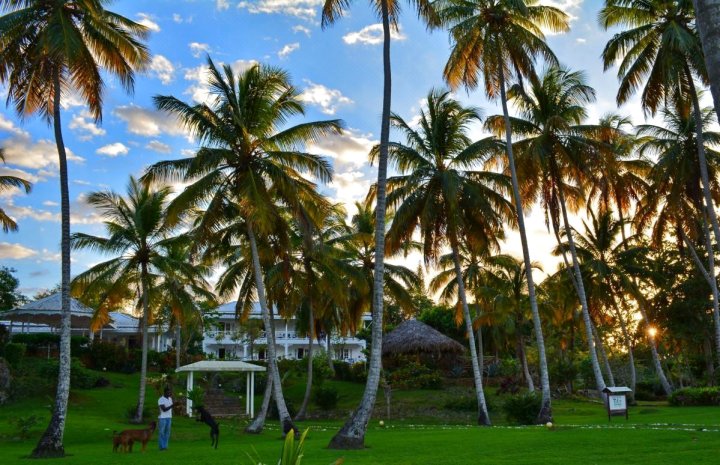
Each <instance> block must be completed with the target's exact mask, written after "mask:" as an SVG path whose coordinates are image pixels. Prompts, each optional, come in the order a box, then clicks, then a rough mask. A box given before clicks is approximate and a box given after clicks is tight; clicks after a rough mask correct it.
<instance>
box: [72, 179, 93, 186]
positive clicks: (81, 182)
mask: <svg viewBox="0 0 720 465" xmlns="http://www.w3.org/2000/svg"><path fill="white" fill-rule="evenodd" d="M72 182H73V184H77V185H78V186H92V185H93V184H92V183H91V182H90V181H85V180H83V179H73V180H72Z"/></svg>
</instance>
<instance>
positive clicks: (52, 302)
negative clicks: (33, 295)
mask: <svg viewBox="0 0 720 465" xmlns="http://www.w3.org/2000/svg"><path fill="white" fill-rule="evenodd" d="M93 313H94V311H93V309H91V308H90V307H86V306H85V305H83V304H81V303H80V302H79V301H77V300H75V299H73V298H70V318H71V326H73V327H77V326H79V325H87V326H89V325H90V320H91V319H92V317H93ZM61 316H62V301H61V294H60V293H59V292H56V293H55V294H51V295H49V296H47V297H45V298H43V299H40V300H36V301H34V302H29V303H27V304H25V305H23V306H22V307H18V308H14V309H12V310H8V311H7V312H3V313H2V317H3V319H8V320H12V321H24V322H28V323H37V324H44V325H48V326H60V321H61V318H60V317H61Z"/></svg>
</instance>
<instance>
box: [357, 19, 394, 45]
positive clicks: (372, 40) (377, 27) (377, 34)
mask: <svg viewBox="0 0 720 465" xmlns="http://www.w3.org/2000/svg"><path fill="white" fill-rule="evenodd" d="M390 39H391V40H405V39H407V36H405V35H404V34H403V33H402V28H401V27H400V25H399V24H398V28H397V29H395V28H392V29H391V30H390ZM343 41H344V42H345V43H346V44H349V45H355V44H367V45H378V44H381V43H382V42H383V27H382V24H380V23H378V24H371V25H369V26H365V27H364V28H362V29H360V30H359V31H357V32H350V33H349V34H345V35H344V36H343Z"/></svg>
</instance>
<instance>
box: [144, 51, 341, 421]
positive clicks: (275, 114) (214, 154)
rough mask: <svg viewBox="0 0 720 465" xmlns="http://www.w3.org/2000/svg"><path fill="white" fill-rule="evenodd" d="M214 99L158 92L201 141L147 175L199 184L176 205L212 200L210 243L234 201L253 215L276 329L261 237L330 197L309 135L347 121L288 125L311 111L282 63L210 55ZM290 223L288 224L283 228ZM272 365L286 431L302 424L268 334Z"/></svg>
mask: <svg viewBox="0 0 720 465" xmlns="http://www.w3.org/2000/svg"><path fill="white" fill-rule="evenodd" d="M208 68H209V76H210V78H209V88H210V101H209V102H208V103H202V104H197V105H189V104H187V103H185V102H183V101H181V100H179V99H177V98H175V97H172V96H157V97H155V103H156V105H157V107H158V108H159V109H160V110H162V111H166V112H168V113H171V114H173V115H175V116H177V117H178V118H179V120H180V121H181V122H182V123H183V124H184V125H185V127H186V128H187V129H188V130H189V131H191V133H192V134H193V135H194V136H195V137H197V139H198V140H199V143H200V144H201V147H200V148H199V149H198V151H197V153H196V155H195V156H194V157H190V158H183V159H179V160H171V161H164V162H160V163H156V164H155V165H153V166H151V167H150V168H148V170H147V173H146V174H145V179H146V180H148V181H153V180H156V179H181V180H183V181H185V182H188V183H191V184H190V185H189V186H188V187H187V188H186V189H185V190H184V191H183V192H182V193H181V194H180V195H179V196H178V197H177V198H176V199H175V201H173V204H172V206H171V208H170V215H171V217H181V216H182V214H183V213H187V212H190V211H192V210H193V209H194V208H195V207H196V206H198V205H200V204H204V205H205V204H206V209H205V213H203V219H202V220H201V228H200V229H198V231H197V233H198V236H197V237H198V245H202V244H203V243H204V244H207V241H208V240H210V238H211V237H212V232H213V231H214V228H215V227H216V226H217V222H218V221H221V219H222V217H223V215H224V213H225V212H226V211H227V207H228V205H233V206H234V208H236V209H238V210H239V213H240V216H241V217H242V218H244V220H245V222H244V225H245V231H244V233H245V239H246V240H247V243H248V245H249V247H250V257H251V264H252V270H253V277H254V281H255V292H256V293H257V298H258V301H259V303H260V309H261V312H262V318H263V322H264V323H265V328H266V329H268V330H269V328H271V321H270V313H269V310H268V302H267V298H266V297H267V293H266V291H265V285H264V280H263V271H262V264H261V260H260V252H259V250H258V241H259V239H260V240H263V239H264V238H265V237H266V236H269V235H271V234H274V235H279V236H281V237H282V236H287V231H286V226H284V223H285V222H284V220H283V215H282V211H283V209H286V210H288V211H290V212H291V214H292V213H293V212H300V211H301V210H305V211H308V209H312V207H313V206H314V205H321V204H324V203H325V202H326V201H325V200H324V199H323V198H322V197H321V196H320V195H319V194H318V193H317V190H316V185H315V184H314V183H312V182H310V181H308V180H307V179H305V178H303V176H302V173H309V174H310V175H312V176H314V177H315V178H316V179H319V180H320V181H323V182H327V181H329V180H330V179H331V176H332V170H331V167H330V165H329V164H328V162H327V161H326V160H324V159H323V158H321V157H318V156H316V155H312V154H309V153H305V152H303V151H302V147H303V145H304V144H305V143H306V142H307V141H309V140H317V139H318V138H320V137H323V136H326V135H329V134H339V133H341V131H342V124H341V122H340V121H339V120H331V121H316V122H308V123H300V124H297V125H295V126H291V127H288V128H282V129H281V127H280V126H281V125H283V124H284V123H285V122H286V121H287V119H289V118H291V117H294V116H297V115H302V114H304V106H303V104H302V102H301V100H300V99H299V92H298V91H297V89H296V88H295V87H293V86H292V84H291V83H290V77H289V76H288V74H287V73H286V72H284V71H282V70H280V69H277V68H273V67H270V66H264V65H254V66H252V67H250V68H249V69H247V70H245V71H241V72H240V73H238V74H235V72H234V71H233V70H232V68H231V67H230V66H229V65H225V66H223V67H222V69H218V68H217V67H216V66H215V64H214V63H213V61H212V60H211V59H210V58H209V57H208ZM283 230H285V231H283ZM268 342H269V344H268V348H267V351H268V369H269V372H270V373H269V374H270V376H271V377H272V378H273V390H274V396H275V402H276V405H277V407H278V412H279V415H280V420H281V423H282V428H283V432H284V433H287V432H288V431H290V430H294V429H295V425H294V424H293V422H292V419H291V418H290V414H289V413H288V410H287V405H286V404H285V398H284V396H283V393H282V385H281V383H280V374H279V372H278V367H277V359H276V355H275V346H274V344H272V343H270V341H268Z"/></svg>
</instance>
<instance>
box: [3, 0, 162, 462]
mask: <svg viewBox="0 0 720 465" xmlns="http://www.w3.org/2000/svg"><path fill="white" fill-rule="evenodd" d="M106 3H108V2H107V1H103V0H86V1H82V2H79V1H77V0H58V1H52V2H48V1H42V0H3V1H2V2H0V9H1V10H3V11H4V12H5V13H6V14H5V15H3V16H2V17H0V83H2V84H5V85H7V88H8V102H14V104H15V109H16V111H17V112H18V114H20V115H21V116H22V117H26V116H29V115H31V114H34V113H40V115H42V117H43V119H45V120H46V121H47V122H48V123H50V122H52V126H53V129H54V132H55V144H56V146H57V151H58V158H59V169H60V199H61V202H60V214H61V231H62V234H61V245H60V248H61V261H62V277H61V291H62V309H63V318H62V323H61V329H60V368H59V375H58V384H57V393H56V396H55V406H54V410H53V415H52V417H51V419H50V424H49V425H48V428H47V430H46V431H45V433H44V434H43V435H42V437H41V438H40V441H39V442H38V444H37V446H36V447H35V450H34V451H33V453H32V455H33V457H62V456H64V454H65V451H64V446H63V433H64V430H65V419H66V416H67V399H68V395H69V393H70V313H69V312H70V196H69V192H68V172H67V153H66V151H65V143H64V142H63V135H62V127H61V120H60V104H61V99H62V94H63V93H67V92H70V91H73V90H74V91H76V93H77V94H78V95H80V96H81V97H82V99H83V100H84V101H85V103H86V104H87V105H88V107H89V110H90V113H91V114H92V115H93V117H94V118H95V120H96V122H98V121H100V120H101V119H102V94H103V90H104V88H105V83H104V80H103V76H102V74H101V69H104V70H105V71H107V72H109V73H110V74H113V75H115V76H117V77H118V78H119V79H120V82H121V84H122V86H123V87H124V88H125V90H126V91H128V92H131V91H132V89H133V84H134V73H135V71H136V70H141V69H142V68H144V67H145V66H146V65H147V64H148V62H149V61H150V55H149V53H148V50H147V48H146V47H145V45H144V44H143V43H142V42H141V41H142V40H143V39H144V38H145V37H146V35H147V32H148V30H147V28H146V27H145V26H143V25H140V24H137V23H135V22H133V21H130V20H129V19H127V18H125V17H123V16H121V15H118V14H116V13H113V12H111V11H108V10H106V9H105V7H104V4H106Z"/></svg>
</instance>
